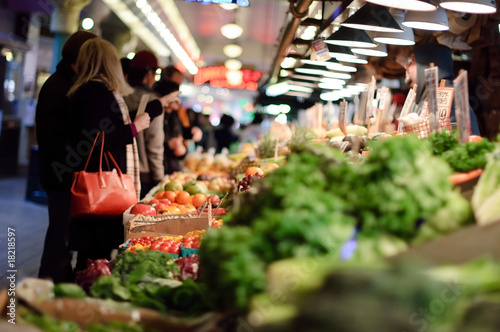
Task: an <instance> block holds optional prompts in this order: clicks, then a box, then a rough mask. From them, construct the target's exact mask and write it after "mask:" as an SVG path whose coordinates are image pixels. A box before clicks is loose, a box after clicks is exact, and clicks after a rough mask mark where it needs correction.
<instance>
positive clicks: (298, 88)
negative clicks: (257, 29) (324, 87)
mask: <svg viewBox="0 0 500 332" xmlns="http://www.w3.org/2000/svg"><path fill="white" fill-rule="evenodd" d="M288 90H292V91H299V92H306V93H312V92H313V91H314V89H313V88H308V87H305V86H298V85H291V84H288Z"/></svg>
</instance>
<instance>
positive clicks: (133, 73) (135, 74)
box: [127, 67, 150, 84]
mask: <svg viewBox="0 0 500 332" xmlns="http://www.w3.org/2000/svg"><path fill="white" fill-rule="evenodd" d="M149 70H150V69H144V68H136V67H129V68H128V77H127V80H128V81H129V83H130V82H134V84H135V83H136V82H138V83H140V84H142V80H143V79H144V76H146V74H147V72H148V71H149Z"/></svg>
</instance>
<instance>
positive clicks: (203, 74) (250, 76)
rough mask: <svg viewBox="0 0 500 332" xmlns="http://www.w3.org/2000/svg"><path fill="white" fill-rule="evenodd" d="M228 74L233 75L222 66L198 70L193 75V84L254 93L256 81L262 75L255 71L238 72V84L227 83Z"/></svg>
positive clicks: (256, 85)
mask: <svg viewBox="0 0 500 332" xmlns="http://www.w3.org/2000/svg"><path fill="white" fill-rule="evenodd" d="M228 73H229V74H233V73H234V71H229V70H228V69H227V68H226V67H224V66H215V67H206V68H199V69H198V72H197V73H196V74H195V75H194V84H196V85H201V84H204V83H209V84H210V85H211V86H213V87H216V88H228V89H242V90H251V91H255V90H257V87H258V81H259V80H260V78H261V77H262V73H261V72H260V71H256V70H249V69H244V70H239V71H237V73H239V75H240V76H241V80H239V82H232V81H228V79H227V78H228Z"/></svg>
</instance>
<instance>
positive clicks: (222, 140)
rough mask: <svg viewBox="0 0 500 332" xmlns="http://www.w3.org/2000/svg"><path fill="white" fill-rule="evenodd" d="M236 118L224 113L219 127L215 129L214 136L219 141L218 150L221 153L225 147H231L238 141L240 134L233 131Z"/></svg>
mask: <svg viewBox="0 0 500 332" xmlns="http://www.w3.org/2000/svg"><path fill="white" fill-rule="evenodd" d="M233 125H234V118H233V117H232V116H229V115H227V114H224V115H223V116H222V117H221V119H220V126H219V128H217V129H215V132H214V136H215V140H216V141H217V150H216V151H217V152H218V153H220V152H221V151H222V149H223V148H227V149H228V150H229V147H230V146H231V144H232V143H235V142H237V141H238V135H236V134H235V133H234V132H233Z"/></svg>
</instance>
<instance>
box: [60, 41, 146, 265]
mask: <svg viewBox="0 0 500 332" xmlns="http://www.w3.org/2000/svg"><path fill="white" fill-rule="evenodd" d="M76 72H77V75H78V77H77V79H76V81H75V84H74V85H73V86H72V87H71V89H70V90H69V92H68V97H69V113H70V122H71V126H72V127H71V129H72V135H73V137H72V142H73V145H72V146H73V151H72V153H68V158H69V159H68V158H67V161H68V162H70V161H71V160H73V161H74V163H75V165H69V166H70V167H71V166H73V167H74V168H73V169H74V170H75V171H79V170H82V169H83V167H84V164H85V161H86V160H87V156H88V153H89V148H90V146H92V142H93V140H94V138H95V135H96V133H97V132H98V131H104V132H105V140H104V145H105V146H104V149H105V150H108V151H110V152H111V154H112V155H113V157H114V158H115V159H116V162H117V163H118V165H119V167H120V169H121V170H122V172H124V173H127V174H129V175H130V176H131V177H132V179H133V180H134V183H135V186H136V191H137V193H138V195H139V193H140V182H139V181H140V179H139V161H138V160H139V159H138V154H137V145H136V143H135V137H137V135H138V133H139V132H140V131H142V130H144V129H146V128H148V127H149V122H150V116H149V114H148V113H144V114H142V115H139V116H137V117H136V118H135V119H134V120H133V121H132V120H131V118H130V115H129V112H128V109H127V106H126V104H125V102H124V101H123V98H122V96H123V95H127V94H129V93H130V92H132V89H131V88H130V86H129V85H128V84H127V83H126V81H125V78H124V76H123V72H122V68H121V64H120V60H119V58H118V54H117V52H116V49H115V48H114V46H113V45H112V44H111V43H109V42H108V41H106V40H104V39H101V38H95V39H92V40H88V41H87V42H85V43H84V44H83V45H82V48H81V49H80V53H79V55H78V59H77V62H76ZM70 155H72V156H70ZM98 167H99V158H97V156H95V157H94V158H91V159H90V163H89V166H88V167H87V171H89V172H96V171H98ZM71 233H72V239H71V244H72V248H73V249H76V250H78V252H79V253H78V260H77V266H76V270H80V269H83V268H85V264H86V260H87V259H98V258H107V259H109V258H110V254H111V250H113V249H114V248H117V247H118V245H119V244H120V243H122V242H123V225H122V220H121V217H120V218H117V219H116V220H106V221H100V220H74V221H73V222H72V232H71Z"/></svg>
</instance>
